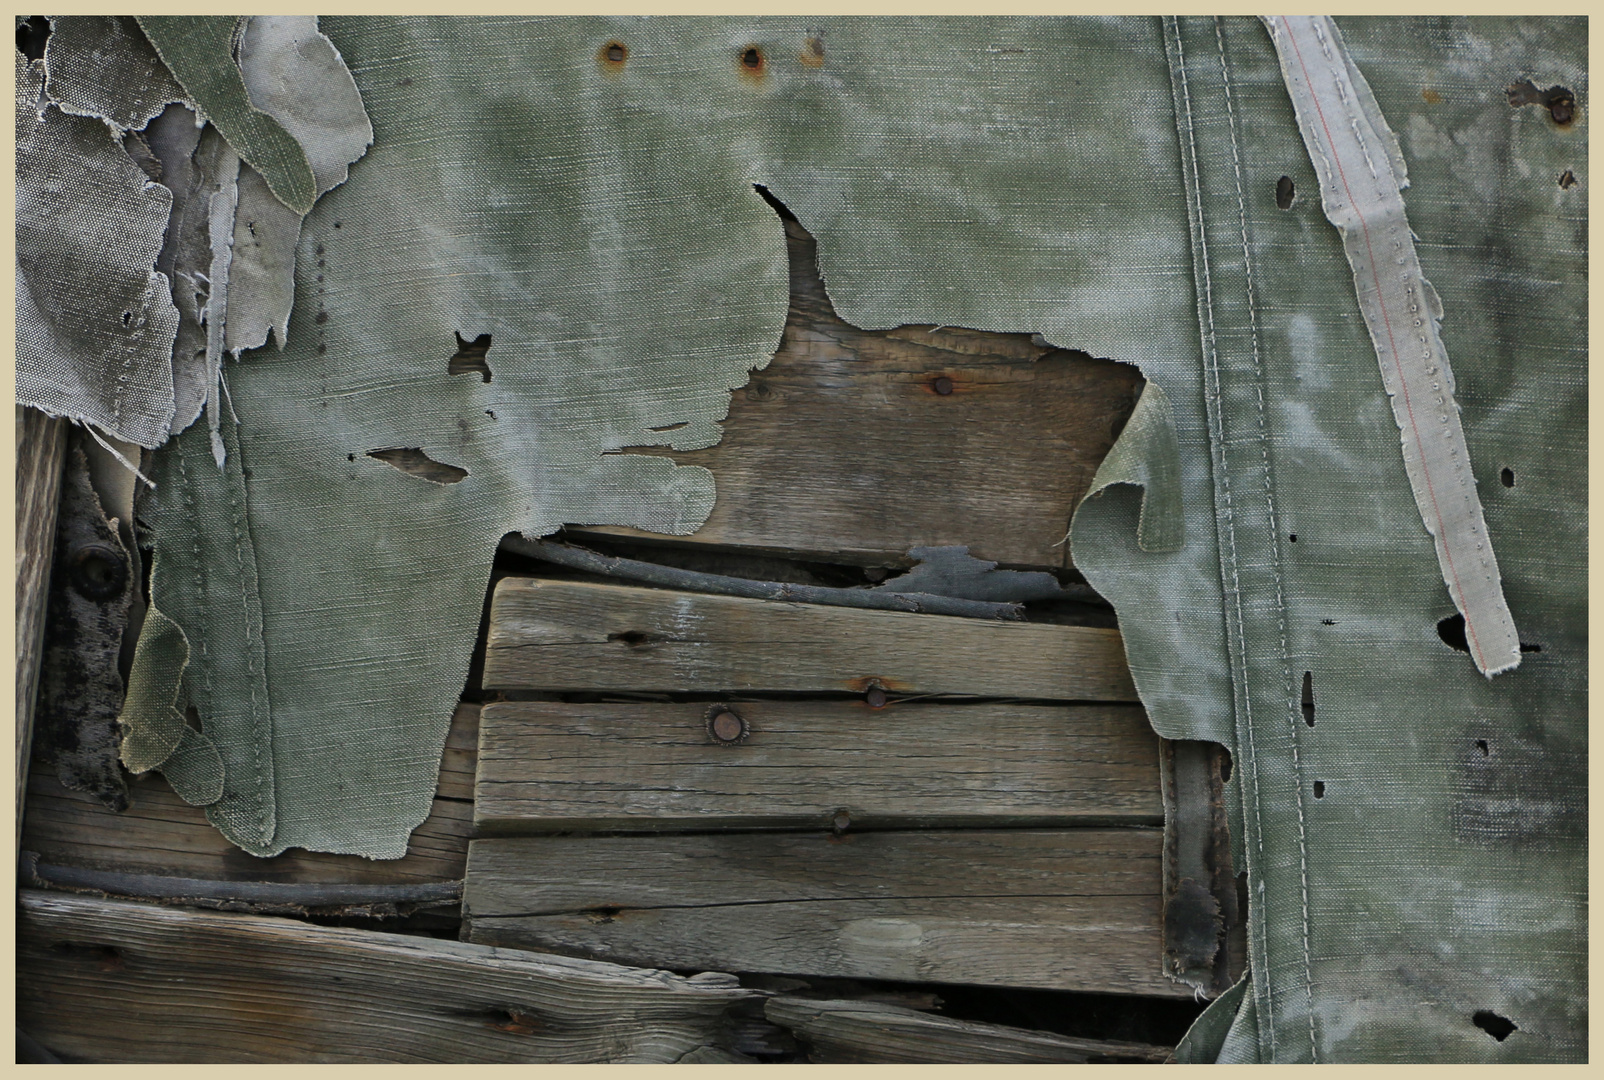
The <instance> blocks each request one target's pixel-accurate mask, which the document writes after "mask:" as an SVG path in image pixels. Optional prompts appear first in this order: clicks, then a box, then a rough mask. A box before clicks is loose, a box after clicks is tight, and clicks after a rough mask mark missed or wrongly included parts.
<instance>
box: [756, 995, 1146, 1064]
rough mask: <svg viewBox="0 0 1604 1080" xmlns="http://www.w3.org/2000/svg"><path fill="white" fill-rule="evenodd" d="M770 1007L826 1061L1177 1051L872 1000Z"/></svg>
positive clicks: (1099, 1058)
mask: <svg viewBox="0 0 1604 1080" xmlns="http://www.w3.org/2000/svg"><path fill="white" fill-rule="evenodd" d="M763 1011H764V1014H765V1015H767V1016H768V1018H769V1019H770V1020H772V1021H773V1022H774V1023H776V1024H778V1025H780V1026H781V1027H783V1028H786V1029H787V1030H789V1031H790V1032H791V1033H792V1034H794V1035H795V1036H796V1037H797V1038H798V1039H799V1040H801V1042H802V1043H803V1044H804V1045H806V1047H807V1050H808V1060H809V1061H812V1062H816V1063H819V1064H846V1063H864V1064H890V1063H899V1062H900V1063H906V1064H914V1065H923V1064H963V1065H981V1064H987V1065H990V1064H995V1065H1048V1064H1058V1063H1085V1062H1137V1063H1142V1062H1145V1063H1149V1064H1159V1063H1161V1062H1163V1061H1164V1060H1165V1059H1166V1058H1168V1057H1169V1056H1170V1053H1171V1051H1172V1050H1173V1047H1168V1046H1153V1045H1151V1044H1149V1043H1132V1042H1110V1041H1105V1040H1102V1039H1077V1038H1071V1037H1070V1036H1067V1035H1056V1034H1054V1033H1052V1032H1050V1031H1029V1030H1026V1029H1024V1028H1016V1027H1006V1026H1003V1025H1001V1024H981V1023H976V1022H974V1021H972V1020H955V1019H953V1018H952V1017H950V1016H932V1015H931V1014H929V1013H923V1012H915V1011H914V1010H913V1009H902V1008H898V1007H897V1006H895V1005H884V1004H880V1003H879V1002H869V1001H815V1000H812V999H809V998H800V997H780V998H772V999H770V1000H769V1001H766V1002H764V1004H763Z"/></svg>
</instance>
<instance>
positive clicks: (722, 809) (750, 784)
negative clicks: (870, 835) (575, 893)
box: [474, 700, 1164, 834]
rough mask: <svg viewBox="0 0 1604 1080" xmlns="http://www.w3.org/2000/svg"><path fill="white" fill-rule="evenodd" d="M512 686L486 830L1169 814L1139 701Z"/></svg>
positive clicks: (494, 713)
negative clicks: (573, 694) (766, 697)
mask: <svg viewBox="0 0 1604 1080" xmlns="http://www.w3.org/2000/svg"><path fill="white" fill-rule="evenodd" d="M730 709H731V710H732V711H734V712H735V713H736V714H737V715H739V716H740V717H741V719H743V720H744V721H745V722H746V725H747V736H746V739H745V741H744V742H741V743H738V744H734V745H724V744H721V743H718V742H716V741H714V739H713V737H712V736H711V735H710V734H709V732H708V721H707V718H708V714H709V712H710V711H712V710H711V709H710V707H709V706H708V705H706V704H685V703H663V704H655V703H652V704H594V705H578V704H562V703H555V702H533V701H531V702H503V703H499V704H493V705H487V706H486V707H485V709H484V711H483V713H482V715H481V718H480V736H479V737H480V743H479V745H480V752H479V779H478V787H477V796H476V799H475V803H474V820H475V823H476V824H477V825H478V827H479V829H480V831H481V833H482V834H485V833H490V832H497V833H512V832H535V831H543V830H553V829H587V828H588V829H641V828H646V829H705V828H708V827H716V826H725V827H729V826H741V827H764V826H767V827H775V826H778V827H808V826H812V827H816V828H830V827H832V824H833V823H834V819H835V818H836V816H837V815H839V814H841V813H842V812H845V813H846V814H847V816H848V817H849V819H850V821H851V824H852V825H853V826H854V827H866V828H883V827H904V828H905V827H913V826H922V827H930V826H953V827H957V826H977V825H978V826H985V825H992V826H995V825H1025V824H1034V825H1059V826H1064V825H1091V824H1104V825H1114V824H1133V825H1154V826H1156V825H1161V824H1163V820H1164V816H1163V806H1162V803H1161V800H1160V790H1159V763H1158V745H1159V744H1158V737H1157V736H1156V735H1154V734H1153V729H1152V728H1151V727H1150V726H1149V724H1148V722H1147V717H1146V714H1145V713H1143V711H1142V710H1141V709H1140V708H1138V707H1136V706H1130V705H1073V706H1058V707H1053V706H1025V705H990V704H979V703H977V704H972V705H944V704H934V703H929V702H919V701H910V702H907V703H893V704H891V705H888V706H886V707H885V708H881V709H873V708H870V707H869V705H868V704H867V703H866V702H864V701H861V700H860V701H843V700H827V701H744V702H742V701H732V702H731V704H730Z"/></svg>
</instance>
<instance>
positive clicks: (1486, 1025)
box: [1470, 1009, 1520, 1042]
mask: <svg viewBox="0 0 1604 1080" xmlns="http://www.w3.org/2000/svg"><path fill="white" fill-rule="evenodd" d="M1470 1021H1471V1023H1473V1024H1475V1025H1476V1026H1477V1027H1479V1028H1481V1029H1482V1030H1483V1031H1485V1032H1486V1033H1487V1034H1489V1035H1491V1036H1492V1037H1493V1038H1495V1039H1497V1040H1498V1041H1499V1042H1503V1041H1504V1040H1505V1039H1507V1038H1509V1036H1510V1034H1511V1033H1513V1032H1516V1031H1519V1030H1520V1028H1519V1027H1517V1026H1515V1023H1514V1022H1513V1021H1511V1020H1507V1019H1505V1018H1504V1017H1502V1016H1499V1015H1498V1014H1497V1013H1495V1012H1491V1011H1489V1010H1487V1009H1483V1010H1481V1011H1480V1012H1478V1013H1477V1014H1476V1015H1474V1016H1472V1017H1471V1018H1470Z"/></svg>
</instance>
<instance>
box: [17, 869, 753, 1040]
mask: <svg viewBox="0 0 1604 1080" xmlns="http://www.w3.org/2000/svg"><path fill="white" fill-rule="evenodd" d="M17 929H18V950H17V1023H18V1026H19V1027H21V1028H22V1029H23V1030H25V1031H27V1032H28V1033H29V1034H30V1035H31V1036H32V1037H33V1038H35V1039H37V1040H38V1041H39V1042H41V1043H43V1044H44V1045H45V1046H46V1047H48V1048H49V1049H51V1050H53V1051H55V1052H57V1053H58V1054H62V1055H65V1056H68V1057H71V1058H77V1059H87V1060H90V1061H100V1062H117V1063H127V1062H162V1063H167V1062H211V1063H221V1062H295V1063H303V1062H324V1063H329V1062H452V1063H457V1062H462V1063H470V1062H472V1063H478V1062H671V1061H676V1060H678V1059H679V1058H681V1057H684V1056H685V1055H686V1054H688V1053H691V1052H693V1051H695V1050H696V1049H697V1048H698V1047H702V1046H707V1045H717V1044H718V1043H719V1042H720V1037H721V1032H722V1028H723V1016H724V1013H725V1010H726V1009H727V1008H728V1007H729V1006H730V1005H731V1004H733V1003H735V1002H737V1001H740V1000H743V999H745V998H747V997H750V996H752V991H747V990H742V989H741V988H740V987H739V986H738V985H737V983H736V980H735V978H734V977H733V976H729V975H718V974H708V975H701V976H697V977H695V978H682V977H680V976H677V975H671V974H669V973H668V972H664V971H641V970H631V969H628V968H622V967H617V966H615V965H612V964H603V963H594V962H591V961H585V960H573V959H567V958H563V957H556V956H535V955H531V954H528V953H519V952H509V951H506V950H498V949H488V948H485V947H483V946H480V945H472V944H468V943H465V942H458V941H442V940H438V939H435V938H427V937H417V936H412V935H405V934H384V933H375V932H372V931H367V930H348V929H341V928H336V927H328V926H312V925H308V924H306V923H302V922H296V921H293V920H290V919H278V918H270V917H263V916H256V915H237V914H231V913H223V912H198V911H187V910H184V909H181V908H169V907H157V906H152V905H147V904H139V903H133V902H129V901H117V900H99V899H90V898H87V897H80V896H68V895H64V894H58V893H46V892H36V891H32V890H25V891H23V892H22V894H21V911H20V916H19V919H18V928H17Z"/></svg>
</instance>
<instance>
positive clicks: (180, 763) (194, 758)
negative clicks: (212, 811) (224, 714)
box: [160, 727, 223, 806]
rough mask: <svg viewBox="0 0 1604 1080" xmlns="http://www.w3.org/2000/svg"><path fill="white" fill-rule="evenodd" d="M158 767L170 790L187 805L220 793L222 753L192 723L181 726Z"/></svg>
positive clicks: (202, 803) (209, 800) (213, 800)
mask: <svg viewBox="0 0 1604 1080" xmlns="http://www.w3.org/2000/svg"><path fill="white" fill-rule="evenodd" d="M160 768H161V773H162V775H163V776H165V777H167V782H168V783H169V784H171V785H172V786H173V791H174V792H176V793H177V795H178V797H179V798H180V799H183V800H184V801H185V802H187V803H189V805H191V806H211V805H213V804H214V803H216V802H217V801H218V800H219V799H221V798H222V797H223V757H222V755H221V754H219V753H218V752H217V747H216V746H215V745H213V743H212V740H210V739H208V738H207V737H206V736H205V735H202V734H201V733H200V732H198V731H196V730H195V729H194V728H192V727H186V728H184V734H183V738H181V739H180V740H179V743H178V747H177V748H176V749H175V750H174V751H173V753H172V755H171V756H170V757H168V759H167V760H166V761H164V762H162V764H161V766H160Z"/></svg>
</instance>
